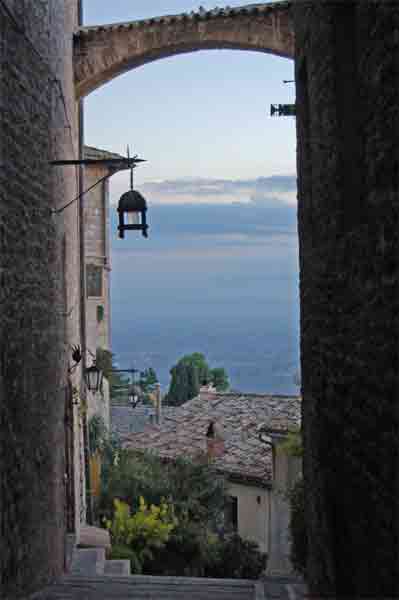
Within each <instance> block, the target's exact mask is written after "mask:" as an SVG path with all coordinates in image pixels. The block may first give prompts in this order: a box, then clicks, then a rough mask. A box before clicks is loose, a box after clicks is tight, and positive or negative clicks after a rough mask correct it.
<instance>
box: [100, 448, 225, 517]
mask: <svg viewBox="0 0 399 600" xmlns="http://www.w3.org/2000/svg"><path fill="white" fill-rule="evenodd" d="M115 456H116V457H117V459H116V458H115ZM102 476H104V481H102V486H101V489H102V494H101V498H100V503H99V509H100V513H101V515H103V516H105V517H106V518H107V519H110V518H111V516H112V514H113V508H114V504H113V502H114V498H119V499H121V500H123V501H124V502H126V503H127V504H128V505H129V506H130V508H131V509H132V510H133V511H135V510H137V509H138V508H139V498H140V496H143V497H144V498H145V499H146V500H147V502H149V503H152V504H155V505H159V504H160V503H161V501H162V499H166V500H167V502H169V503H170V504H173V507H174V510H175V514H176V517H177V518H178V519H179V521H180V520H187V519H188V520H192V521H195V522H198V523H202V524H203V525H204V528H205V527H206V526H207V525H208V524H209V525H210V524H212V525H214V524H215V523H217V521H218V520H220V519H221V516H222V514H223V509H224V504H225V483H224V478H223V477H222V476H218V475H216V474H215V471H214V470H213V469H212V468H211V467H209V465H207V464H201V463H193V462H191V461H189V460H185V459H183V458H180V459H177V460H176V461H174V462H173V463H172V462H170V463H163V462H162V461H161V460H160V459H159V457H158V456H156V455H154V454H151V453H149V452H147V453H142V454H137V453H136V454H135V453H134V452H132V451H129V450H124V449H120V448H118V450H117V454H116V455H115V454H112V453H110V454H109V456H108V459H107V457H104V458H103V471H102Z"/></svg>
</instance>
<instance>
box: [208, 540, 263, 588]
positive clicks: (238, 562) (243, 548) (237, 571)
mask: <svg viewBox="0 0 399 600" xmlns="http://www.w3.org/2000/svg"><path fill="white" fill-rule="evenodd" d="M266 558H267V555H266V554H264V553H263V552H260V550H259V547H258V544H256V543H255V542H249V541H247V540H243V539H242V538H241V537H240V536H239V535H238V534H237V533H234V534H232V535H230V536H227V537H226V539H225V540H222V541H221V542H219V543H218V544H216V545H215V547H214V556H213V558H211V560H210V561H209V563H208V564H207V566H206V569H205V575H206V577H221V578H226V577H227V578H233V579H234V578H237V579H259V576H260V575H261V573H262V572H263V571H264V569H265V567H266Z"/></svg>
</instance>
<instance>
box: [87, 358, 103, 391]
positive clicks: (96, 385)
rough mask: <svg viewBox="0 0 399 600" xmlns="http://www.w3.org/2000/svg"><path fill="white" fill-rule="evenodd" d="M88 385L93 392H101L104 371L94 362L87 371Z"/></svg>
mask: <svg viewBox="0 0 399 600" xmlns="http://www.w3.org/2000/svg"><path fill="white" fill-rule="evenodd" d="M85 379H86V386H87V389H88V390H90V391H91V392H94V393H95V392H99V391H100V390H101V386H102V382H103V372H102V371H101V370H100V369H99V368H98V367H97V366H96V363H95V362H93V364H92V365H91V367H89V368H88V369H86V372H85Z"/></svg>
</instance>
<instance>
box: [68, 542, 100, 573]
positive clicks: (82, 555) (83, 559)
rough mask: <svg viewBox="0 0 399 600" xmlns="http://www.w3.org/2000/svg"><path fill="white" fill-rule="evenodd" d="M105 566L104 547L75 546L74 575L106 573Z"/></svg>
mask: <svg viewBox="0 0 399 600" xmlns="http://www.w3.org/2000/svg"><path fill="white" fill-rule="evenodd" d="M104 567H105V549H104V548H75V551H74V553H73V559H72V568H71V574H72V575H77V576H82V577H95V576H96V575H103V574H104Z"/></svg>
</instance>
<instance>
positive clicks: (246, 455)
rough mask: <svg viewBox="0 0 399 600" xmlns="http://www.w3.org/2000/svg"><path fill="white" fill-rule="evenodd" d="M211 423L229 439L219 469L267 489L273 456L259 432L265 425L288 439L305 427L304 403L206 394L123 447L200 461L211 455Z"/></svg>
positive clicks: (134, 435) (287, 398)
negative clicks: (287, 434) (290, 433)
mask: <svg viewBox="0 0 399 600" xmlns="http://www.w3.org/2000/svg"><path fill="white" fill-rule="evenodd" d="M211 422H212V423H214V424H215V425H216V427H217V430H218V431H219V432H220V433H221V435H222V437H223V438H224V453H223V454H222V456H220V457H219V458H217V459H215V466H216V467H217V468H218V469H219V470H221V471H223V472H225V473H226V474H227V475H228V476H229V477H230V478H231V479H237V480H240V481H243V480H244V481H247V482H248V483H254V484H256V485H262V486H266V487H267V486H269V485H270V484H271V479H272V454H271V450H270V448H268V447H267V446H265V445H264V444H262V443H261V442H260V441H259V439H258V432H257V428H258V426H259V425H260V424H261V423H265V424H266V425H267V427H268V428H270V429H272V430H273V431H279V432H281V433H284V432H287V431H288V430H289V429H290V428H292V427H295V426H297V425H299V424H300V400H299V398H298V397H297V396H273V395H265V394H240V393H204V394H200V396H198V397H196V398H194V399H193V400H190V401H189V402H186V403H185V404H183V405H182V406H180V407H178V408H176V409H175V410H174V411H173V413H171V414H168V413H166V414H164V418H163V423H162V425H161V426H160V427H159V426H157V425H151V426H147V427H146V428H145V430H144V431H143V432H141V433H132V434H128V435H126V436H125V437H124V438H123V443H124V446H125V447H129V448H134V449H137V450H152V451H154V452H156V453H157V454H159V455H160V456H162V457H164V458H176V457H177V456H190V457H193V458H195V457H196V456H198V455H201V454H203V453H205V452H206V449H207V445H206V432H207V430H208V427H209V424H210V423H211Z"/></svg>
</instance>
